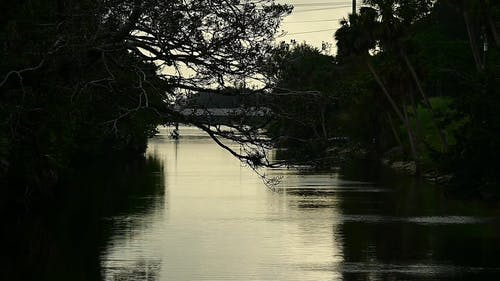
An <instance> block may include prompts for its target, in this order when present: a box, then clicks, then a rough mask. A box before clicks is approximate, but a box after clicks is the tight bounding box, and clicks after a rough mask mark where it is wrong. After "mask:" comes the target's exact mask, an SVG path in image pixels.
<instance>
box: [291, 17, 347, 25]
mask: <svg viewBox="0 0 500 281" xmlns="http://www.w3.org/2000/svg"><path fill="white" fill-rule="evenodd" d="M341 19H342V18H337V19H322V20H302V21H287V22H284V23H286V24H289V23H306V22H326V21H338V20H341Z"/></svg>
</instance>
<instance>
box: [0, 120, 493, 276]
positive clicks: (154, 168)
mask: <svg viewBox="0 0 500 281" xmlns="http://www.w3.org/2000/svg"><path fill="white" fill-rule="evenodd" d="M180 133H181V138H180V139H179V140H172V139H170V138H169V129H168V128H161V129H160V133H159V134H158V135H157V136H156V137H155V138H153V139H152V140H151V141H150V143H149V147H148V151H147V153H146V160H143V161H142V162H141V161H138V162H139V163H135V164H133V163H132V164H127V165H125V166H124V167H115V168H111V167H109V166H104V167H93V168H92V169H91V171H90V172H89V174H83V175H81V176H80V177H76V178H75V181H78V182H79V183H78V184H77V185H75V186H76V187H74V189H75V190H76V191H75V193H74V194H75V195H74V197H72V198H69V199H66V200H65V201H66V202H65V203H64V204H62V206H60V208H59V211H57V212H55V213H51V215H50V216H49V217H50V219H47V218H46V217H47V216H43V218H39V219H35V220H34V222H32V223H30V224H28V225H27V224H20V223H19V224H17V226H15V227H13V229H16V230H15V231H14V230H13V231H14V233H18V234H16V235H11V236H8V235H7V237H10V238H9V239H11V241H10V242H9V243H7V244H9V245H7V246H6V248H7V250H6V251H5V253H10V256H9V258H6V259H5V260H2V261H1V264H2V265H3V266H4V268H3V272H4V273H3V275H0V277H2V276H3V277H6V278H8V279H5V278H2V280H21V279H26V280H28V279H30V278H31V280H108V281H115V280H157V281H165V280H301V281H306V280H500V262H499V261H500V258H499V257H498V254H499V253H500V223H499V220H498V218H499V216H498V208H496V207H495V205H488V204H485V203H481V202H473V201H470V202H467V201H463V200H453V199H449V198H448V196H446V194H445V193H444V192H443V191H442V189H441V188H439V187H436V186H430V185H426V184H423V183H417V182H416V181H414V180H413V179H410V178H407V177H404V176H397V175H395V174H392V173H391V172H390V171H387V170H385V169H383V168H381V167H373V166H366V167H364V165H353V166H350V167H348V168H343V169H339V170H336V171H328V172H311V171H303V170H299V169H274V170H268V171H263V172H265V173H266V174H268V175H269V176H271V177H280V178H281V182H280V184H279V185H277V186H276V187H274V188H268V187H266V186H265V185H264V183H263V181H262V179H261V178H260V177H259V176H258V175H257V174H255V173H254V172H253V171H252V170H251V169H249V168H248V167H245V166H243V165H241V163H240V162H239V161H238V160H237V159H235V158H233V157H232V156H230V155H229V154H228V153H227V152H226V151H224V150H223V149H221V148H220V147H218V146H217V145H216V144H214V143H213V142H212V141H211V140H210V139H209V138H208V137H207V136H206V135H204V134H203V133H202V132H200V131H199V130H197V129H194V128H190V127H181V128H180ZM82 188H85V189H86V190H87V189H88V192H86V193H85V194H86V195H85V196H83V195H81V193H82V192H81V189H82ZM82 202H83V203H82ZM4 236H5V235H4ZM12 236H15V238H12ZM5 239H6V238H4V241H5ZM12 240H14V241H12Z"/></svg>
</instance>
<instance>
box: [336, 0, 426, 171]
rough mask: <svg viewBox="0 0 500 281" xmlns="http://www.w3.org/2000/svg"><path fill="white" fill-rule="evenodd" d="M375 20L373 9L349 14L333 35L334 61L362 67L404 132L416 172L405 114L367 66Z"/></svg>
mask: <svg viewBox="0 0 500 281" xmlns="http://www.w3.org/2000/svg"><path fill="white" fill-rule="evenodd" d="M378 17H379V14H378V12H377V10H375V9H374V8H372V7H362V8H361V9H360V12H359V14H350V15H349V18H348V20H347V19H345V20H342V21H341V27H340V28H339V29H338V30H337V32H335V39H336V40H337V57H338V58H340V59H343V58H355V59H356V58H357V59H361V60H362V61H363V62H364V63H365V64H366V66H367V67H368V70H369V71H370V72H371V74H372V75H373V77H374V79H375V81H376V83H377V85H378V86H379V87H380V89H381V91H382V93H383V95H384V97H385V98H386V100H387V101H388V102H389V104H390V105H391V107H392V109H393V110H394V113H396V115H397V116H398V118H399V119H400V121H401V122H402V123H403V126H404V127H405V128H406V131H407V134H408V140H409V143H410V149H411V154H412V157H413V159H414V160H415V163H417V170H418V159H419V157H418V151H417V146H416V143H415V133H414V131H413V128H412V126H411V125H410V121H409V118H408V115H407V114H406V112H405V111H402V110H401V109H400V107H399V106H398V104H397V102H396V101H395V99H394V98H393V97H392V95H391V94H390V93H389V90H388V89H387V87H386V86H385V84H384V82H383V80H382V78H381V77H380V75H379V73H378V72H377V70H376V69H375V67H374V66H373V64H372V62H371V56H370V51H375V50H377V49H378V48H379V42H380V41H379V40H377V39H378V38H377V37H378V36H377V35H378V30H379V25H380V23H379V22H378V20H377V19H378Z"/></svg>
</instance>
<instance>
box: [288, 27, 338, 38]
mask: <svg viewBox="0 0 500 281" xmlns="http://www.w3.org/2000/svg"><path fill="white" fill-rule="evenodd" d="M332 30H337V29H336V28H328V29H320V30H311V31H303V32H293V33H287V34H285V36H288V35H297V34H308V33H317V32H324V31H332Z"/></svg>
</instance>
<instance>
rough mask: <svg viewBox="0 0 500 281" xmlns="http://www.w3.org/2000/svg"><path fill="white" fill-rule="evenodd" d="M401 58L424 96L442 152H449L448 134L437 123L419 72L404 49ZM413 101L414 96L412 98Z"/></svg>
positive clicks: (401, 50)
mask: <svg viewBox="0 0 500 281" xmlns="http://www.w3.org/2000/svg"><path fill="white" fill-rule="evenodd" d="M399 49H400V53H401V56H402V57H403V60H404V61H405V63H406V66H407V67H408V70H410V74H411V76H412V78H413V81H415V84H416V85H417V89H418V91H419V93H420V95H421V96H422V99H423V100H424V104H425V105H426V106H427V108H428V109H429V110H430V112H431V117H432V123H434V126H436V128H437V131H438V136H439V141H440V142H441V146H442V148H443V149H442V152H447V151H448V141H447V139H446V133H445V132H444V130H443V129H442V128H441V126H439V124H438V123H437V122H436V119H435V118H434V110H433V109H432V104H431V102H430V100H429V98H428V97H427V95H426V94H425V91H424V89H423V87H422V83H421V82H420V79H419V78H418V75H417V72H416V71H415V68H414V67H413V64H412V63H411V61H410V59H409V58H408V55H406V52H405V51H404V50H403V48H401V47H400V48H399ZM412 99H413V96H412Z"/></svg>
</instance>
